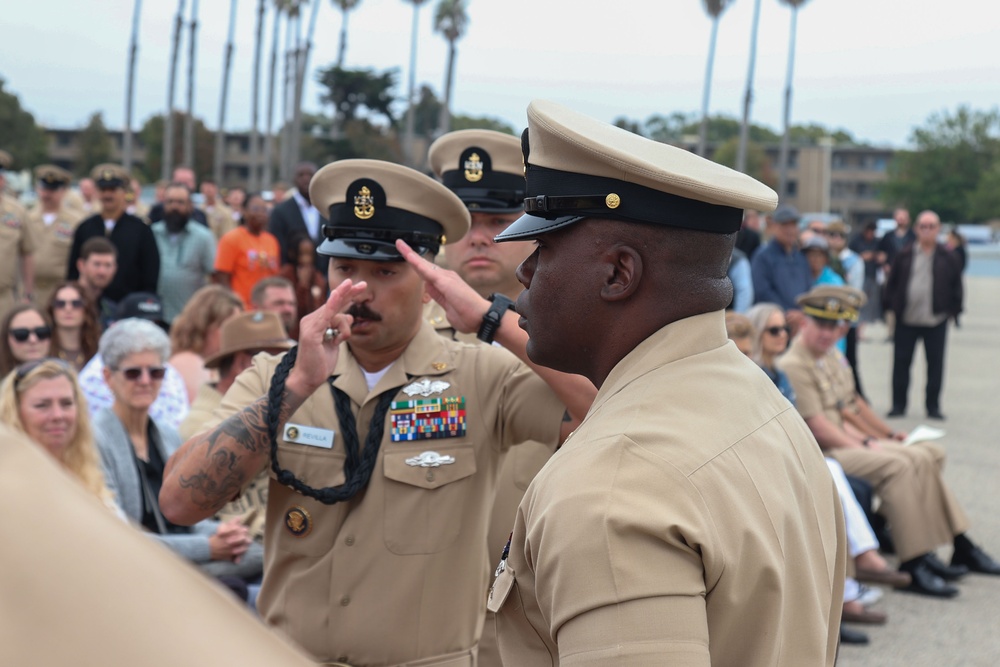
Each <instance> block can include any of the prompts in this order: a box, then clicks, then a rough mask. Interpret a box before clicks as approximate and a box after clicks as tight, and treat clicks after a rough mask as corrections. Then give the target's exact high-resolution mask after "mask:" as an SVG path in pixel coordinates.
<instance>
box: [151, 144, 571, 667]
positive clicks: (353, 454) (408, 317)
mask: <svg viewBox="0 0 1000 667" xmlns="http://www.w3.org/2000/svg"><path fill="white" fill-rule="evenodd" d="M309 193H310V200H311V201H313V202H315V203H316V204H317V205H318V206H319V207H320V209H321V210H322V211H323V212H324V213H328V214H329V220H330V225H329V226H327V227H326V228H325V236H326V241H325V242H324V243H323V244H322V246H321V247H320V249H319V251H320V252H321V253H323V254H325V255H327V256H330V257H332V258H333V259H332V261H331V262H330V278H331V280H330V282H331V284H333V285H336V287H335V288H334V289H333V291H332V293H331V295H330V299H329V300H328V301H327V302H326V304H324V306H323V307H321V308H319V309H318V310H316V311H315V312H313V313H310V314H309V315H306V316H305V317H304V318H303V319H302V321H301V325H300V334H299V346H298V347H297V348H296V349H295V350H293V351H291V352H289V353H288V354H287V355H285V357H284V358H283V359H282V358H278V357H268V356H266V355H258V356H257V357H255V358H254V363H253V366H252V367H251V368H250V369H248V370H247V371H245V372H244V373H242V374H241V375H240V376H239V377H238V378H237V380H236V382H235V384H234V385H233V386H232V388H230V390H229V391H228V392H227V393H226V396H225V397H224V398H223V402H222V406H221V408H220V409H219V410H218V411H217V412H216V416H217V417H219V418H222V419H223V420H224V421H222V422H221V424H220V425H219V426H218V427H217V428H215V429H214V430H211V431H208V432H206V433H203V434H201V435H199V436H196V437H195V438H193V439H192V440H190V441H188V442H187V443H186V444H185V445H184V446H183V447H182V448H181V450H180V451H179V452H178V453H177V455H176V456H175V457H174V458H172V459H171V461H170V463H169V464H168V470H167V474H166V478H165V480H164V484H163V491H162V493H161V503H162V508H163V510H164V513H165V514H166V515H167V516H169V517H170V519H171V520H173V521H176V522H180V523H190V522H194V521H197V520H198V519H199V518H201V517H205V516H211V515H212V514H214V513H215V512H217V511H218V510H219V509H220V508H221V507H222V506H223V505H225V504H226V502H228V501H230V500H232V499H233V498H234V497H235V496H236V495H238V494H239V492H240V489H241V488H242V487H243V486H244V485H245V484H246V483H247V482H248V481H249V480H251V479H252V478H253V477H254V476H255V475H256V474H257V472H258V471H259V470H261V469H262V468H263V467H264V466H266V465H269V468H270V473H269V474H270V476H271V481H270V487H269V489H268V501H267V519H266V525H265V537H264V544H265V576H264V584H263V588H262V590H261V594H260V598H259V602H258V608H259V610H260V612H261V614H262V616H263V617H264V619H265V620H266V621H267V622H268V623H269V624H271V625H273V626H275V627H277V628H278V629H280V630H281V631H282V632H283V633H284V634H286V635H287V636H289V637H290V638H292V639H293V640H294V641H296V642H297V643H298V644H300V645H301V646H302V647H303V648H305V649H306V651H308V652H309V653H310V654H311V655H312V656H313V658H314V659H315V660H317V661H319V662H322V663H336V664H348V665H364V666H365V667H369V666H371V667H374V666H389V665H402V664H406V665H412V664H420V665H442V666H444V665H447V666H448V667H472V665H474V661H475V652H476V648H475V645H476V641H477V639H478V637H479V633H480V631H481V628H482V623H483V614H484V611H485V609H484V605H485V591H486V589H487V588H488V585H489V577H488V574H487V572H486V571H485V569H484V568H483V562H484V561H485V560H486V558H487V553H486V530H487V527H488V518H489V511H490V507H491V505H492V501H493V491H494V488H495V485H496V478H497V475H498V474H499V470H500V464H501V462H502V457H503V454H504V452H505V451H506V450H507V449H508V448H509V447H510V446H511V445H515V444H518V443H521V442H526V441H529V440H536V441H539V442H548V443H554V442H557V441H558V440H560V439H561V437H563V436H564V435H565V432H564V429H566V428H567V427H569V428H571V425H567V424H564V423H563V421H562V418H563V414H564V413H565V406H564V403H563V401H561V400H560V399H559V398H558V397H557V392H559V393H569V392H567V391H566V386H569V385H571V384H572V382H567V383H565V384H566V386H561V385H560V384H559V383H558V382H554V383H553V384H552V388H550V386H549V385H547V384H546V382H545V381H543V380H542V379H541V378H540V377H539V376H538V375H537V374H535V373H533V372H532V371H531V370H530V369H529V368H527V367H526V366H525V365H524V364H523V363H521V362H520V361H519V360H518V359H517V358H516V357H515V356H514V355H513V354H511V353H510V352H508V351H506V350H501V349H498V348H495V347H492V346H485V345H475V346H471V345H465V344H462V343H456V342H453V341H450V340H447V339H445V338H444V337H442V336H439V335H438V334H436V333H435V332H434V330H433V329H432V328H431V327H430V326H429V325H427V324H426V323H424V322H423V318H422V309H423V305H424V304H425V303H426V302H427V301H428V300H429V299H430V298H431V294H433V295H435V296H437V297H438V298H442V299H443V298H444V294H443V292H448V293H449V294H450V295H451V297H452V298H453V299H455V300H460V301H461V302H462V303H461V304H459V305H456V304H455V303H450V304H446V310H447V309H448V308H452V309H456V310H458V311H461V312H463V313H471V312H473V311H476V312H477V314H476V317H477V318H478V321H480V322H484V314H486V315H491V316H492V315H496V316H497V317H500V318H502V321H501V322H500V325H499V326H497V322H494V321H493V320H492V319H490V318H487V320H486V321H485V322H484V325H485V324H486V323H487V322H488V323H490V324H491V326H492V328H491V332H494V333H495V334H496V337H497V340H498V341H499V342H501V343H503V344H505V345H506V346H507V347H508V348H513V347H516V345H515V344H514V343H513V342H512V341H514V340H515V338H516V336H517V335H519V336H521V338H520V339H519V340H521V346H520V347H521V348H522V351H523V347H524V346H523V342H524V339H523V336H524V332H522V331H520V330H519V329H518V328H517V325H516V319H517V318H516V315H515V314H514V313H506V312H501V313H499V314H498V313H495V312H494V311H493V310H492V309H491V308H492V304H490V303H489V302H488V301H487V300H486V299H483V298H482V297H480V296H479V295H478V294H476V293H475V292H474V291H473V290H472V289H471V288H469V287H468V286H467V285H464V283H462V282H461V279H460V278H458V276H457V275H455V274H453V273H451V272H449V271H444V270H437V271H435V270H433V268H431V269H429V270H428V269H427V267H428V266H432V265H430V264H429V263H427V262H426V261H425V260H423V259H419V258H416V260H414V261H415V262H417V263H419V262H423V264H422V265H420V268H421V270H424V271H427V272H429V273H434V274H439V275H440V276H441V278H440V279H439V280H441V281H442V282H441V284H440V285H433V286H432V285H430V284H428V283H427V282H425V280H424V279H422V278H421V275H422V274H419V273H418V272H417V270H416V269H415V268H414V266H412V265H411V264H410V263H407V262H405V261H403V258H402V256H401V255H400V249H405V248H407V246H406V245H405V244H403V243H402V242H401V241H397V240H398V239H405V240H406V242H407V243H408V244H409V245H410V246H412V247H413V248H417V249H418V251H419V253H420V254H421V255H425V256H428V257H433V256H434V255H435V254H436V253H437V251H438V249H439V247H440V245H441V244H442V243H445V242H452V241H455V240H457V239H460V238H461V237H462V236H463V235H464V234H465V233H466V232H467V231H468V227H469V213H468V211H467V209H466V208H465V206H464V205H463V204H462V202H461V200H460V199H458V197H456V196H455V195H454V194H453V193H451V192H450V191H449V190H448V189H447V188H445V187H444V186H442V185H441V184H440V183H437V182H436V181H434V180H433V179H431V178H429V177H427V176H424V175H423V174H420V173H419V172H416V171H414V170H412V169H408V168H405V167H401V166H399V165H394V164H390V163H386V162H379V161H375V160H342V161H340V162H336V163H334V164H330V165H327V166H326V167H324V168H323V169H321V170H320V171H319V172H317V173H316V175H315V177H314V178H313V180H312V182H311V185H310V188H309ZM394 242H396V243H397V244H398V245H399V246H400V247H399V248H397V245H394ZM411 252H412V251H411ZM458 288H464V291H460V290H459V289H458ZM467 324H468V323H467V322H466V323H463V325H462V327H461V328H464V327H465V326H466V325H467ZM487 328H489V327H487ZM508 336H509V338H508ZM570 395H571V394H570Z"/></svg>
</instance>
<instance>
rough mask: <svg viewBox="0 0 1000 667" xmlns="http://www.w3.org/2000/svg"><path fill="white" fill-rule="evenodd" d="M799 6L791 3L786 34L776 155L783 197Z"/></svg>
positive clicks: (786, 174)
mask: <svg viewBox="0 0 1000 667" xmlns="http://www.w3.org/2000/svg"><path fill="white" fill-rule="evenodd" d="M798 16H799V8H798V6H796V5H792V26H791V33H790V34H789V36H788V72H787V73H786V74H785V113H784V126H783V128H782V133H781V153H780V154H779V155H778V174H779V179H780V180H779V183H778V196H779V197H781V198H784V197H786V196H788V142H789V136H788V129H789V127H790V126H789V123H790V121H791V117H792V75H793V72H794V70H795V34H796V32H797V31H798V27H797V25H796V24H797V23H798Z"/></svg>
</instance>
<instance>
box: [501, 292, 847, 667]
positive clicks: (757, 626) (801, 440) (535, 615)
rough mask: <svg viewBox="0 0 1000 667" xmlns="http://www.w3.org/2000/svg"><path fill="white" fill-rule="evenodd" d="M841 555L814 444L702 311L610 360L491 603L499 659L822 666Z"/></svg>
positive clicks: (528, 664) (532, 498) (536, 489)
mask: <svg viewBox="0 0 1000 667" xmlns="http://www.w3.org/2000/svg"><path fill="white" fill-rule="evenodd" d="M846 558H847V553H846V537H845V533H844V519H843V514H842V510H841V505H840V500H839V499H838V497H837V491H836V489H835V487H834V484H833V480H832V479H831V478H830V473H829V471H828V470H827V468H826V464H825V463H824V462H823V457H822V455H821V454H820V452H819V448H818V447H817V446H816V442H815V440H814V439H813V438H812V435H811V434H810V432H809V429H808V428H807V427H806V425H805V424H804V423H803V422H802V419H801V418H799V416H798V415H797V414H796V413H795V410H794V409H793V408H792V407H791V406H790V405H789V404H788V402H787V401H785V400H784V399H783V398H782V397H781V395H780V394H779V393H778V391H777V389H775V388H774V386H773V384H772V383H771V382H770V381H769V380H768V379H767V377H766V376H765V375H764V374H763V373H761V372H760V370H759V369H758V368H756V367H755V366H754V365H753V363H752V362H750V361H749V360H748V359H746V358H745V357H744V356H743V355H742V354H740V353H739V351H738V350H737V349H736V347H735V346H734V345H733V344H731V343H729V342H727V340H726V331H725V325H724V320H723V315H722V313H721V312H713V313H707V314H704V315H698V316H695V317H691V318H688V319H685V320H681V321H679V322H675V323H672V324H670V325H667V326H666V327H664V328H663V329H661V330H660V331H658V332H656V333H655V334H653V335H652V336H650V337H649V338H648V339H646V340H645V341H643V342H642V343H641V344H639V345H638V346H637V347H636V348H635V349H634V350H632V352H630V353H629V354H628V355H627V356H626V357H625V358H624V359H622V360H621V361H620V362H619V363H618V364H617V365H616V366H615V368H614V369H613V370H612V371H611V374H610V375H609V376H608V378H607V380H606V381H605V382H604V384H603V386H602V387H601V389H600V391H599V392H598V394H597V398H596V399H595V401H594V404H593V406H592V407H591V409H590V412H589V413H588V414H587V417H586V418H585V419H584V421H583V423H582V424H581V425H580V427H579V428H577V430H576V431H575V432H574V433H573V435H571V436H570V437H569V438H568V439H567V440H566V441H565V442H564V443H563V446H562V447H561V448H560V450H559V451H558V452H557V453H556V454H555V455H554V456H553V458H552V461H551V463H550V464H549V465H547V466H545V468H544V469H543V470H542V471H541V472H540V473H539V474H538V476H537V477H536V478H535V480H534V481H533V482H532V484H531V486H530V487H529V488H528V492H527V494H526V495H525V497H524V500H523V501H522V502H521V506H520V508H519V509H518V515H517V519H516V521H515V524H514V534H513V538H512V542H511V547H510V555H509V557H508V558H507V559H506V561H505V562H503V564H502V566H501V567H502V571H501V572H500V573H499V576H498V577H497V579H496V580H495V582H494V584H493V586H492V588H491V592H490V597H489V602H488V607H489V608H490V609H492V610H494V611H495V612H496V614H497V624H498V632H499V637H500V649H501V654H502V656H503V659H504V664H505V665H516V666H517V667H535V666H537V665H558V664H561V663H565V664H573V665H607V664H612V663H613V664H629V665H708V664H712V665H716V666H718V665H739V666H741V667H747V666H757V665H759V666H764V665H767V666H768V667H773V666H775V665H788V666H794V667H801V666H802V665H832V664H833V662H834V658H835V656H836V651H837V641H838V635H839V623H840V615H841V605H842V602H843V586H844V572H845V566H846ZM557 639H558V644H557Z"/></svg>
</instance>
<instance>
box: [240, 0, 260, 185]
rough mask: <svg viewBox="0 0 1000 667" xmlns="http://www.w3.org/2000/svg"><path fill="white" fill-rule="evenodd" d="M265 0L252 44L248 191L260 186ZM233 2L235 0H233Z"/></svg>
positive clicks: (258, 4) (258, 13)
mask: <svg viewBox="0 0 1000 667" xmlns="http://www.w3.org/2000/svg"><path fill="white" fill-rule="evenodd" d="M266 1H267V0H260V2H258V3H257V30H256V33H255V35H256V37H255V39H254V45H253V89H252V92H251V93H250V94H251V95H252V96H253V99H252V100H251V101H250V168H249V169H248V170H247V172H248V176H249V178H248V179H247V187H248V188H250V192H256V191H257V190H258V189H259V188H260V186H259V185H258V179H259V178H260V55H261V51H262V50H263V46H264V44H263V42H264V11H265V3H266ZM233 2H234V3H235V2H236V0H233Z"/></svg>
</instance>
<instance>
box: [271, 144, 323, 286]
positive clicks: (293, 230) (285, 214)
mask: <svg viewBox="0 0 1000 667" xmlns="http://www.w3.org/2000/svg"><path fill="white" fill-rule="evenodd" d="M315 173H316V165H314V164H313V163H312V162H302V163H299V164H297V165H295V187H294V188H293V189H292V190H291V193H292V196H291V197H285V199H284V201H281V202H280V203H277V204H276V205H275V207H274V210H272V211H271V221H270V222H269V223H268V227H267V228H268V230H269V231H270V232H271V233H272V234H274V236H275V237H276V238H277V239H278V243H280V244H281V256H282V258H285V259H283V260H282V261H284V262H287V261H288V260H287V257H288V256H289V254H288V253H289V250H288V249H289V247H290V246H291V245H292V240H293V238H294V237H295V236H296V235H298V234H303V233H304V234H308V236H309V238H310V239H312V242H313V248H315V247H316V246H318V245H319V244H320V243H322V241H323V225H325V224H327V222H326V219H325V218H324V216H323V215H322V214H321V213H320V211H319V210H318V209H317V208H316V207H315V206H313V204H312V201H310V199H309V181H311V180H312V177H313V174H315ZM278 201H280V200H278V199H277V198H276V199H275V202H278ZM315 261H316V270H317V271H319V272H320V273H322V274H323V275H324V276H325V275H326V265H327V263H328V262H329V258H328V257H326V256H325V255H320V254H318V253H316V254H315Z"/></svg>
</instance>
